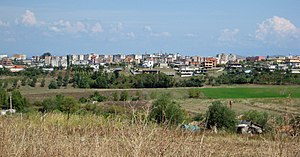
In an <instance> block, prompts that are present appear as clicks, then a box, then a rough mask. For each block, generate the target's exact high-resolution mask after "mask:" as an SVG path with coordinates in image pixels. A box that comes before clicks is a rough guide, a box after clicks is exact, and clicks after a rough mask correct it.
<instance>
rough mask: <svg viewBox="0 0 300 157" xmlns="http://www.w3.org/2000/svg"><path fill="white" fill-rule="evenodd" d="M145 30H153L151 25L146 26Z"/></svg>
mask: <svg viewBox="0 0 300 157" xmlns="http://www.w3.org/2000/svg"><path fill="white" fill-rule="evenodd" d="M144 30H145V31H147V32H152V28H151V26H145V27H144Z"/></svg>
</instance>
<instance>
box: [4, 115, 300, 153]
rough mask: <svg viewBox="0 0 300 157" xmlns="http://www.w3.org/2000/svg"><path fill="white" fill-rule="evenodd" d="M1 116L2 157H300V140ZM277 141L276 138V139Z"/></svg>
mask: <svg viewBox="0 0 300 157" xmlns="http://www.w3.org/2000/svg"><path fill="white" fill-rule="evenodd" d="M66 119H67V118H66V116H65V115H63V114H48V115H45V116H41V115H39V114H34V115H27V116H24V115H23V116H22V117H21V116H20V115H16V116H12V117H11V116H7V117H0V152H1V156H300V150H299V147H300V143H299V138H295V139H292V138H289V137H279V136H276V138H269V137H266V136H256V137H248V136H239V135H235V134H228V133H219V134H211V133H209V132H204V133H203V132H202V133H190V132H182V131H181V130H179V129H178V128H173V129H172V128H171V129H170V128H165V127H162V126H158V125H156V124H153V123H147V122H145V121H143V120H141V118H139V117H137V118H136V119H135V122H134V123H133V121H131V120H126V119H123V118H122V117H110V118H104V117H101V116H95V115H85V116H80V115H72V116H71V118H70V120H69V121H67V120H66ZM273 137H274V136H273Z"/></svg>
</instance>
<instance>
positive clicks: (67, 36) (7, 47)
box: [0, 0, 300, 56]
mask: <svg viewBox="0 0 300 157" xmlns="http://www.w3.org/2000/svg"><path fill="white" fill-rule="evenodd" d="M299 15H300V1H299V0H278V1H277V0H276V1H274V0H263V1H259V0H252V1H250V0H245V1H241V0H226V1H224V0H210V1H208V0H207V1H203V0H152V1H146V0H126V1H125V0H109V1H107V0H106V1H104V0H88V1H79V0H60V1H57V2H54V1H53V0H52V1H50V0H43V1H41V0H26V1H24V0H13V1H12V0H1V2H0V54H9V55H11V54H14V53H25V54H27V55H29V56H30V55H40V54H42V53H44V52H48V51H49V52H51V53H52V54H55V55H63V54H72V53H75V54H78V53H90V52H96V53H99V54H114V53H123V54H128V53H139V54H141V53H145V52H148V53H152V52H178V53H182V54H185V55H200V56H209V55H215V54H216V53H221V52H223V53H236V54H240V55H244V56H246V55H279V54H283V55H288V54H289V53H291V54H293V55H300V18H299Z"/></svg>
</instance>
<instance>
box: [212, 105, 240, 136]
mask: <svg viewBox="0 0 300 157" xmlns="http://www.w3.org/2000/svg"><path fill="white" fill-rule="evenodd" d="M206 114H207V125H208V127H212V126H216V127H217V128H219V129H228V130H234V129H235V125H236V119H235V112H234V111H233V110H231V109H230V108H228V107H227V106H225V105H223V104H222V103H221V102H220V101H215V102H212V105H211V106H209V108H208V111H207V113H206Z"/></svg>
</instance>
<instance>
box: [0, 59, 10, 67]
mask: <svg viewBox="0 0 300 157" xmlns="http://www.w3.org/2000/svg"><path fill="white" fill-rule="evenodd" d="M0 64H1V65H3V66H12V65H13V64H12V61H11V59H9V58H8V57H4V58H2V59H1V62H0Z"/></svg>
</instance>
